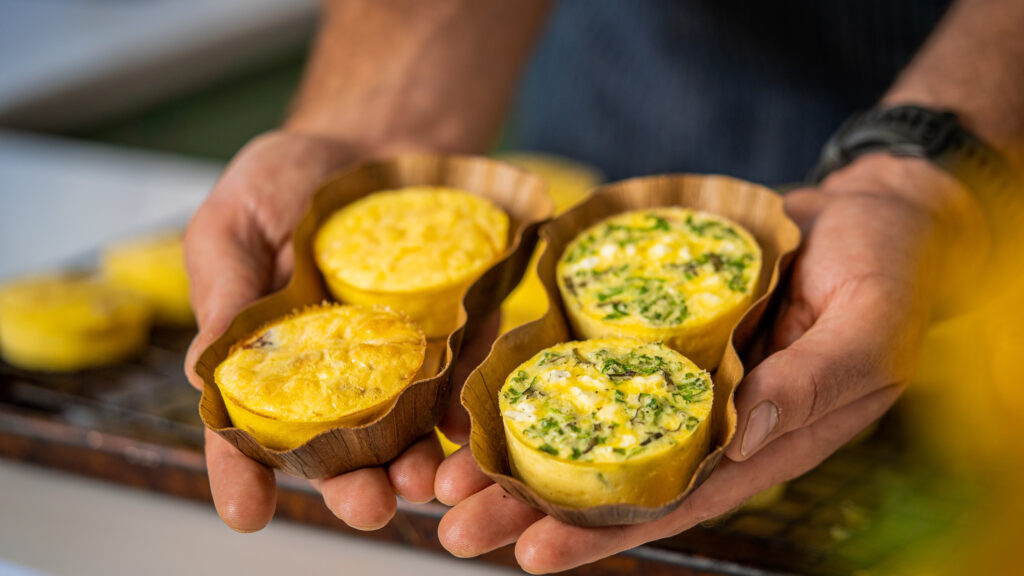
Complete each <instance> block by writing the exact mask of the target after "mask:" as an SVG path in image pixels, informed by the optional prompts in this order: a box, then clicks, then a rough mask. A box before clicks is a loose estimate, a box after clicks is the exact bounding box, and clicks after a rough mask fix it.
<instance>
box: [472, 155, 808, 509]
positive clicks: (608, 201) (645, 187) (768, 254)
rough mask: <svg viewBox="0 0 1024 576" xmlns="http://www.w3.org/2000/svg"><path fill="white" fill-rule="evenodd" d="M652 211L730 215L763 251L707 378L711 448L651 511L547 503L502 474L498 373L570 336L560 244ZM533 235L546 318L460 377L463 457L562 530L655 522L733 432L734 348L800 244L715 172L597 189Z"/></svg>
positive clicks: (754, 199)
mask: <svg viewBox="0 0 1024 576" xmlns="http://www.w3.org/2000/svg"><path fill="white" fill-rule="evenodd" d="M658 206H684V207H688V208H694V209H698V210H703V211H706V212H713V213H715V214H720V215H722V216H726V217H728V218H731V219H732V220H734V221H736V222H738V223H740V224H742V225H743V226H744V227H745V228H747V230H749V231H750V233H751V234H753V235H754V237H755V238H756V239H757V241H758V243H759V244H760V245H761V250H762V254H763V265H762V268H761V275H760V278H759V279H758V284H757V291H756V293H755V295H756V299H755V301H754V303H753V304H752V305H751V307H750V309H749V310H748V311H747V312H746V314H745V315H744V316H743V318H742V319H741V320H740V321H739V323H738V324H737V325H736V326H735V328H734V329H733V331H732V335H731V337H730V341H729V345H728V346H727V347H726V350H725V353H724V355H723V358H722V361H721V363H720V364H719V366H718V368H717V370H716V371H715V373H714V375H713V380H714V393H715V397H714V404H713V406H712V411H711V424H710V425H711V450H710V452H709V454H708V455H707V456H706V457H705V458H704V459H703V461H701V463H700V465H699V466H698V468H697V470H696V472H695V473H694V475H693V477H692V478H691V479H690V481H689V483H688V484H687V486H686V488H685V489H684V490H683V491H682V492H681V493H680V494H679V495H678V496H677V497H675V498H673V499H672V500H671V501H669V502H666V503H665V504H663V505H661V506H656V507H647V506H637V505H632V504H612V505H604V506H593V507H589V508H570V507H566V506H561V505H558V504H554V503H552V502H549V501H547V500H545V499H543V498H541V497H540V496H539V495H537V493H536V492H534V491H533V490H532V489H531V488H530V487H529V486H527V485H526V484H524V483H522V482H520V481H519V480H517V479H516V478H514V477H512V475H511V471H510V468H509V462H508V451H507V446H506V443H505V433H504V430H503V428H502V421H501V415H500V413H499V412H498V392H499V391H500V389H501V386H502V385H503V384H504V383H505V378H506V377H507V376H508V374H509V373H510V372H511V371H512V370H514V369H515V368H516V367H517V366H519V365H520V364H521V363H523V362H525V361H526V360H528V359H529V358H530V357H532V356H533V355H534V354H536V353H537V352H539V351H540V350H542V349H544V348H547V347H549V346H552V345H554V344H556V343H559V342H565V341H567V340H571V339H573V334H572V330H571V328H570V325H569V322H568V320H567V319H566V316H565V311H564V309H563V307H562V303H561V297H560V296H559V293H558V287H557V286H556V284H555V265H556V264H557V262H558V258H559V257H560V256H561V254H562V251H563V250H564V249H565V246H566V245H568V244H569V243H570V242H571V241H572V240H573V238H575V237H576V235H577V234H579V233H580V232H582V231H583V230H584V229H586V228H588V227H589V226H591V225H593V224H595V223H597V222H598V221H599V220H602V219H604V218H607V217H608V216H611V215H612V214H616V213H619V212H625V211H628V210H640V209H644V208H652V207H658ZM541 237H542V238H543V239H544V241H545V242H546V243H547V247H546V249H545V251H544V253H543V255H542V256H541V259H540V263H539V265H538V267H537V271H538V274H539V275H540V279H541V282H543V284H544V288H545V290H546V291H547V294H548V301H549V307H548V311H547V313H546V314H545V315H544V316H543V317H542V318H541V319H539V320H536V321H534V322H531V323H529V324H525V325H523V326H521V327H519V328H516V329H515V330H512V331H511V332H509V333H507V334H504V335H503V336H501V337H500V338H499V339H498V341H497V342H496V343H495V345H494V347H493V348H492V350H491V354H490V355H489V356H488V357H487V358H486V359H484V361H483V363H482V364H481V365H480V366H479V367H477V369H476V370H474V371H473V373H472V374H470V376H469V378H468V379H467V381H466V385H465V387H464V388H463V390H462V404H463V406H465V407H466V409H467V410H469V414H470V419H471V422H472V432H471V436H470V446H471V449H472V451H473V457H474V458H475V459H476V461H477V464H479V466H480V468H481V469H482V470H483V471H484V473H485V474H487V476H489V477H490V478H491V479H492V480H494V481H495V482H496V483H497V484H499V485H500V486H501V487H502V488H504V489H505V491H506V492H508V493H509V494H511V495H513V496H515V497H516V498H518V499H520V500H522V501H523V502H526V503H527V504H530V505H531V506H534V507H535V508H538V509H540V510H542V511H544V512H545V513H547V514H549V515H551V516H553V517H555V518H556V519H558V520H560V521H562V522H565V523H568V524H574V525H577V526H612V525H619V524H637V523H640V522H649V521H652V520H656V519H658V518H661V517H662V516H664V515H666V514H668V513H669V512H671V511H672V510H674V509H675V508H676V507H678V506H679V504H680V503H681V502H682V501H683V499H685V498H686V497H687V496H688V495H689V494H690V492H692V491H693V490H694V489H695V488H696V487H697V486H699V485H700V484H701V483H703V482H704V480H706V479H707V477H708V476H709V475H710V474H711V472H712V470H714V469H715V466H716V465H717V464H718V462H719V461H720V460H721V458H722V455H723V453H724V450H725V447H726V446H727V445H728V444H729V442H730V441H731V440H732V437H733V434H734V433H735V432H736V407H735V404H734V402H733V394H734V391H735V388H736V385H737V384H738V383H739V382H740V380H742V378H743V364H742V362H741V361H740V357H739V355H738V353H737V350H744V349H745V348H746V346H747V345H748V344H749V343H750V341H751V339H752V338H753V336H754V333H755V330H756V328H757V326H758V324H759V322H760V321H761V318H762V316H763V315H764V312H765V309H766V307H767V306H768V303H769V300H770V299H771V296H772V293H773V292H774V291H775V288H776V287H777V286H778V283H779V278H780V275H781V273H782V270H784V268H785V266H786V265H788V262H789V260H790V259H791V257H792V254H793V253H794V251H795V250H796V248H797V246H799V244H800V230H799V228H797V226H796V225H795V224H794V223H793V222H792V221H791V220H790V219H789V218H788V217H787V216H786V214H785V212H784V211H783V207H782V198H781V197H780V196H779V195H777V194H775V193H774V192H772V191H771V190H769V189H768V188H765V187H763V186H759V185H756V184H751V183H748V182H743V181H741V180H737V179H734V178H728V177H725V176H696V175H681V176H654V177H648V178H636V179H633V180H625V181H623V182H617V183H613V184H609V185H606V186H603V187H600V188H597V189H596V190H595V191H594V192H593V193H592V194H591V196H590V197H589V198H588V199H587V200H585V201H584V202H583V203H582V204H579V205H578V206H576V207H575V208H573V209H572V210H570V211H568V212H566V213H565V214H562V215H561V216H559V217H557V218H555V219H554V220H552V221H551V222H549V223H548V224H546V225H544V226H543V227H542V228H541Z"/></svg>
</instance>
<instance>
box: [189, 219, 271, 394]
mask: <svg viewBox="0 0 1024 576" xmlns="http://www.w3.org/2000/svg"><path fill="white" fill-rule="evenodd" d="M239 226H240V227H242V228H244V229H246V230H247V231H245V232H243V233H239V232H238V231H237V228H238V227H239ZM248 229H249V226H248V225H244V224H236V223H235V218H234V216H232V213H231V212H230V210H229V209H228V208H227V207H224V206H221V205H220V203H218V202H210V201H208V202H207V203H206V204H204V205H203V207H202V208H200V210H199V211H198V212H197V213H196V215H195V217H194V218H193V219H192V222H190V223H189V228H188V231H187V232H186V235H185V262H186V266H187V268H188V272H189V279H190V284H191V289H190V293H191V297H192V308H193V309H194V310H195V312H196V320H197V323H198V325H199V332H198V333H197V334H196V337H195V339H194V340H193V341H192V344H191V345H190V346H189V350H188V353H187V354H186V355H185V373H186V374H187V375H188V378H189V381H190V382H191V383H192V385H193V386H195V387H196V388H199V389H202V381H201V380H200V379H199V378H198V376H196V374H195V372H194V370H193V367H194V366H195V362H196V360H197V359H198V356H199V354H201V353H202V351H203V350H205V349H206V348H207V346H209V345H210V344H211V343H212V342H213V341H214V340H216V339H217V338H218V337H220V335H221V333H223V332H224V330H225V329H227V327H228V324H230V323H231V320H232V319H233V318H234V317H235V315H236V314H238V312H240V311H241V310H242V309H243V308H244V307H245V306H247V305H248V304H249V303H250V302H252V301H253V300H256V299H257V298H259V297H260V296H261V295H262V294H263V293H264V292H265V291H266V289H267V282H268V279H269V276H270V274H271V267H272V258H273V257H272V255H271V254H270V253H269V249H268V247H267V246H266V245H265V244H264V243H263V242H262V241H261V240H260V239H259V236H258V233H256V232H255V231H251V230H248Z"/></svg>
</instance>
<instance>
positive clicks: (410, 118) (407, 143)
mask: <svg viewBox="0 0 1024 576" xmlns="http://www.w3.org/2000/svg"><path fill="white" fill-rule="evenodd" d="M547 4H548V0H517V1H516V2H505V1H490V0H488V1H481V0H431V1H430V2H423V1H421V0H326V1H325V2H324V14H323V20H322V24H321V28H320V32H319V34H318V36H317V39H316V42H315V45H314V48H313V53H312V56H311V58H310V61H309V64H308V67H307V70H306V73H305V77H304V79H303V82H302V86H301V88H300V90H299V93H298V95H297V97H296V100H295V103H294V105H293V110H292V112H291V114H290V116H289V118H288V120H287V121H286V123H285V128H286V129H288V130H292V131H298V132H303V133H309V134H317V135H323V136H331V137H336V138H339V139H342V140H345V141H347V142H350V143H352V144H353V145H355V146H357V147H359V148H360V149H362V150H365V151H366V152H368V153H389V152H398V151H403V150H417V149H428V150H444V151H455V152H482V151H486V149H487V148H488V147H489V146H490V145H491V144H492V143H493V141H494V139H495V137H496V135H497V132H498V130H499V129H500V127H501V123H502V121H503V120H504V117H505V111H506V108H507V106H508V103H509V101H510V98H511V94H512V92H513V89H514V87H515V84H516V81H517V79H518V76H519V74H520V72H521V70H522V68H523V65H524V63H525V61H526V59H527V57H528V56H529V52H530V49H531V47H532V45H533V42H534V39H535V38H536V36H537V35H538V33H539V31H540V29H541V27H542V26H543V23H544V17H545V15H546V12H547Z"/></svg>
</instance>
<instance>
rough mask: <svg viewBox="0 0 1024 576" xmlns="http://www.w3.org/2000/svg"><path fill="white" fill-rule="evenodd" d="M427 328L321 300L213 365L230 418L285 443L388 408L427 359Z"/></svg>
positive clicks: (272, 444) (276, 444) (277, 445)
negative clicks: (425, 357) (318, 306)
mask: <svg viewBox="0 0 1024 576" xmlns="http://www.w3.org/2000/svg"><path fill="white" fill-rule="evenodd" d="M425 350H426V340H425V339H424V337H423V333H422V332H420V330H419V329H418V328H417V327H416V326H415V325H413V324H412V323H411V322H410V321H409V320H408V319H407V318H405V317H404V316H403V315H401V314H398V313H396V312H393V311H391V310H388V309H386V308H365V307H361V306H344V305H338V306H323V307H320V308H312V309H308V310H304V311H302V312H299V313H298V314H295V315H292V316H288V317H286V318H283V319H281V320H278V321H276V322H274V323H271V324H269V325H268V326H266V327H264V328H262V329H260V330H258V331H257V332H255V333H254V334H252V335H251V336H249V337H248V338H247V339H245V340H243V341H241V342H238V343H237V344H235V345H234V346H233V347H232V349H231V352H230V354H229V355H228V357H227V358H226V359H225V360H224V361H223V362H221V364H220V365H219V366H217V369H216V370H215V371H214V379H215V381H216V383H217V386H218V387H219V388H220V391H221V395H222V396H223V398H224V404H225V406H226V407H227V410H228V415H230V417H231V420H232V423H233V424H234V425H235V426H237V427H238V428H241V429H243V430H246V431H247V432H249V433H250V434H252V435H253V436H254V437H255V438H256V439H257V440H259V441H260V443H262V444H263V445H265V446H267V447H269V448H274V449H279V450H284V449H289V448H294V447H295V446H299V445H301V444H302V443H304V442H305V441H306V440H309V439H310V438H312V437H313V436H315V435H317V434H319V433H320V432H323V431H325V430H328V429H330V428H336V427H339V426H353V425H358V424H361V423H365V422H368V421H370V420H372V419H374V418H376V417H377V416H379V415H380V414H381V413H383V412H384V411H386V410H387V409H388V408H389V407H390V405H391V403H392V402H393V401H394V399H395V398H397V396H398V395H399V393H401V392H402V390H404V389H405V388H406V387H407V386H408V385H409V384H410V383H411V382H412V381H413V378H414V377H415V376H416V373H417V372H418V371H419V369H420V367H421V366H422V364H423V361H424V354H425Z"/></svg>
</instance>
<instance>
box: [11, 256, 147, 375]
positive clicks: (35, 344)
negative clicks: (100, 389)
mask: <svg viewBox="0 0 1024 576" xmlns="http://www.w3.org/2000/svg"><path fill="white" fill-rule="evenodd" d="M149 324H150V311H149V308H148V306H147V305H146V302H145V301H144V300H143V299H142V298H140V297H139V296H137V295H136V294H134V293H132V292H129V291H126V290H122V289H120V288H116V287H114V286H109V285H107V284H105V283H103V282H100V281H99V280H97V279H95V278H90V277H86V276H72V275H54V276H40V277H35V278H26V279H21V280H16V281H14V282H11V283H9V284H7V285H5V286H4V287H3V288H0V355H2V356H3V359H4V361H6V362H8V363H10V364H13V365H15V366H18V367H20V368H24V369H27V370H43V371H51V372H71V371H75V370H82V369H85V368H92V367H96V366H104V365H108V364H116V363H117V362H120V361H122V360H125V359H127V358H128V357H130V356H131V355H132V354H134V353H136V352H137V351H138V350H139V349H140V348H142V347H143V346H144V345H145V344H146V339H147V337H148V336H149Z"/></svg>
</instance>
